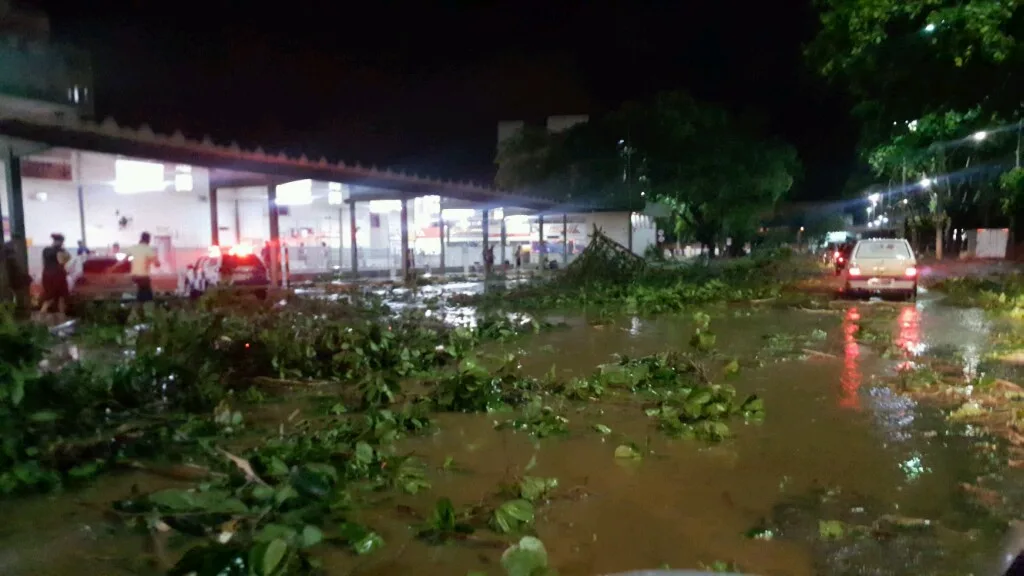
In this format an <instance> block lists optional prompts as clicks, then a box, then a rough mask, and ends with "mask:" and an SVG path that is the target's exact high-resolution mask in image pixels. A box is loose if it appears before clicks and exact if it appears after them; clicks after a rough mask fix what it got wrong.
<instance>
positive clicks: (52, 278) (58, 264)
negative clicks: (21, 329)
mask: <svg viewBox="0 0 1024 576" xmlns="http://www.w3.org/2000/svg"><path fill="white" fill-rule="evenodd" d="M50 238H52V239H53V243H51V244H50V245H49V246H47V247H46V248H43V303H42V307H41V308H40V312H42V313H44V314H48V313H50V310H51V309H52V307H54V306H56V308H57V313H58V314H59V315H60V316H64V314H66V313H67V308H68V296H69V295H70V290H69V289H68V272H67V270H66V269H65V268H64V265H65V264H67V262H68V260H70V259H71V255H70V254H68V253H67V251H66V250H64V235H63V234H51V235H50Z"/></svg>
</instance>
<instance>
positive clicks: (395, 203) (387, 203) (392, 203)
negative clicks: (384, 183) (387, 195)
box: [370, 200, 402, 214]
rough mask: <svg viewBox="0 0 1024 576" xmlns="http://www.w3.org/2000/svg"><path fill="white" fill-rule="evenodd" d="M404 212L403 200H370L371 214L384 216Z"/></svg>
mask: <svg viewBox="0 0 1024 576" xmlns="http://www.w3.org/2000/svg"><path fill="white" fill-rule="evenodd" d="M401 210H402V201H401V200H370V213H371V214H384V213H387V212H400V211H401Z"/></svg>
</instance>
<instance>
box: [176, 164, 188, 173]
mask: <svg viewBox="0 0 1024 576" xmlns="http://www.w3.org/2000/svg"><path fill="white" fill-rule="evenodd" d="M174 169H175V170H176V171H178V172H183V173H186V174H188V173H190V172H192V167H191V166H189V165H188V164H178V165H177V166H175V167H174Z"/></svg>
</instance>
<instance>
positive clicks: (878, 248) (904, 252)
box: [855, 240, 913, 260]
mask: <svg viewBox="0 0 1024 576" xmlns="http://www.w3.org/2000/svg"><path fill="white" fill-rule="evenodd" d="M855 257H857V258H896V259H899V260H905V259H908V258H911V257H913V254H911V253H910V249H908V248H907V244H906V243H905V242H900V241H897V240H893V241H891V242H861V243H860V244H858V245H857V253H856V254H855Z"/></svg>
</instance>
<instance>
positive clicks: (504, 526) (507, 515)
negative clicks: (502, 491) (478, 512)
mask: <svg viewBox="0 0 1024 576" xmlns="http://www.w3.org/2000/svg"><path fill="white" fill-rule="evenodd" d="M533 517H534V512H533V504H531V503H530V502H529V501H527V500H509V501H508V502H505V503H504V504H502V505H501V506H499V507H498V509H497V510H495V511H494V516H493V521H494V522H493V524H494V528H495V529H496V530H497V531H498V532H501V533H504V534H508V533H510V532H516V531H518V530H520V529H522V528H523V527H525V526H528V525H530V524H532V523H533Z"/></svg>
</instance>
